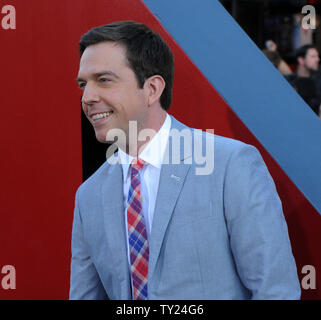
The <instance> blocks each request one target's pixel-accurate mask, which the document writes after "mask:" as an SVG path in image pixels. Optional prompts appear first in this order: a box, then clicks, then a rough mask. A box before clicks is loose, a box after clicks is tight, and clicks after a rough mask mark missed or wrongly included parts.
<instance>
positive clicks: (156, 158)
mask: <svg viewBox="0 0 321 320" xmlns="http://www.w3.org/2000/svg"><path fill="white" fill-rule="evenodd" d="M171 122H172V121H171V117H170V116H169V115H168V114H167V113H166V118H165V121H164V123H163V125H162V126H161V128H160V129H159V131H158V132H157V133H156V134H155V136H154V137H153V138H152V140H151V141H150V142H149V143H148V144H147V146H146V147H145V148H144V150H143V151H142V152H141V154H140V155H139V158H140V159H142V160H144V161H145V162H146V163H148V164H150V165H152V166H154V167H156V168H158V169H160V168H161V165H162V162H163V158H164V154H165V150H166V145H167V141H168V137H169V131H170V128H171ZM118 155H119V158H120V163H121V165H122V169H123V177H124V178H126V177H127V175H128V169H129V166H130V164H131V163H132V161H133V159H134V158H133V157H132V156H131V155H129V154H127V153H125V152H124V151H123V150H121V149H120V148H119V149H118Z"/></svg>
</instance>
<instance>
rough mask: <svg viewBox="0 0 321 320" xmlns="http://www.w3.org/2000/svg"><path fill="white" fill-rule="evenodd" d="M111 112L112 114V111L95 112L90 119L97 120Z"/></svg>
mask: <svg viewBox="0 0 321 320" xmlns="http://www.w3.org/2000/svg"><path fill="white" fill-rule="evenodd" d="M111 114H112V112H104V113H97V114H95V115H93V116H92V119H93V120H99V119H102V118H106V117H108V116H109V115H111Z"/></svg>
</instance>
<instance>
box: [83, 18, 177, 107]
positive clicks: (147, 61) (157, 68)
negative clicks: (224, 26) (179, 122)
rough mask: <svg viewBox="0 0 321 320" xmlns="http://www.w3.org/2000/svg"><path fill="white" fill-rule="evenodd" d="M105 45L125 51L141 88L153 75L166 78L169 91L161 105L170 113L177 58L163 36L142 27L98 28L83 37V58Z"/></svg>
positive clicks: (116, 25) (122, 23) (126, 24)
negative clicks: (90, 49) (91, 49)
mask: <svg viewBox="0 0 321 320" xmlns="http://www.w3.org/2000/svg"><path fill="white" fill-rule="evenodd" d="M104 41H113V42H116V43H119V44H121V45H123V46H124V47H125V49H126V55H127V59H128V62H129V66H130V67H131V69H132V70H133V71H134V73H135V75H136V78H137V81H138V86H139V87H140V88H143V86H144V83H145V80H146V79H147V78H149V77H151V76H153V75H160V76H161V77H163V79H164V81H165V88H164V91H163V93H162V95H161V97H160V104H161V106H162V108H163V109H164V110H167V109H168V108H169V107H170V104H171V102H172V87H173V77H174V58H173V53H172V52H171V50H170V49H169V47H168V45H167V44H166V42H165V41H164V40H163V39H162V38H161V36H160V35H159V34H158V33H156V32H154V31H153V30H152V29H150V28H149V27H147V26H146V25H144V24H142V23H138V22H135V21H118V22H113V23H110V24H107V25H103V26H99V27H95V28H93V29H91V30H89V31H88V32H87V33H85V34H84V35H83V36H82V37H81V39H80V42H79V53H80V56H82V54H83V52H84V51H85V49H86V48H87V47H88V46H91V45H94V44H97V43H100V42H104Z"/></svg>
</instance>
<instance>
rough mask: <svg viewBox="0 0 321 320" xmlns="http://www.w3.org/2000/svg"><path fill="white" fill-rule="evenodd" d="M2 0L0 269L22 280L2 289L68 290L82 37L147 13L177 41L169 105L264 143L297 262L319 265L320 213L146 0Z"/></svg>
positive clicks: (0, 293)
mask: <svg viewBox="0 0 321 320" xmlns="http://www.w3.org/2000/svg"><path fill="white" fill-rule="evenodd" d="M5 4H11V5H14V6H15V8H16V12H17V19H16V22H17V27H16V30H8V31H6V30H1V29H0V40H1V42H0V43H1V51H0V52H1V53H0V54H1V59H0V72H1V77H0V79H1V80H0V81H1V83H0V85H1V86H0V90H1V91H0V92H1V102H2V123H1V127H0V130H1V135H0V139H1V160H0V161H1V170H2V175H1V193H0V200H1V213H0V228H1V229H0V244H1V255H0V270H1V268H2V266H4V265H8V264H10V265H13V266H14V267H15V268H16V275H17V281H16V290H4V289H2V288H1V285H0V299H66V298H68V290H69V263H70V241H71V225H72V216H73V202H74V193H75V191H76V188H77V186H78V185H79V184H80V183H81V173H82V171H81V165H82V164H81V130H80V108H79V99H80V94H81V93H80V91H79V90H78V88H77V85H76V83H75V80H74V79H75V78H76V76H77V71H78V69H77V68H78V63H79V57H78V51H77V50H78V48H77V43H78V40H79V38H80V36H81V35H82V34H83V33H84V32H86V31H87V30H88V29H90V28H91V27H93V26H97V25H102V24H106V23H109V22H112V21H116V20H137V21H141V22H144V23H146V24H148V25H149V26H151V27H152V28H154V29H155V30H157V31H159V32H160V33H161V34H162V35H163V37H164V38H165V40H166V41H168V43H169V44H170V46H171V48H172V49H173V51H174V54H175V61H176V75H175V83H174V101H173V104H172V107H171V109H170V111H171V113H172V114H173V115H174V116H175V117H177V118H178V120H180V121H183V122H185V123H186V124H188V125H191V126H194V127H198V128H203V129H207V128H214V129H215V133H217V134H220V135H225V136H229V137H234V138H237V139H240V140H243V141H245V142H249V143H251V144H254V145H256V146H257V147H258V148H259V149H260V151H261V152H262V154H263V156H264V158H265V160H266V162H267V164H268V167H269V170H270V172H271V173H272V175H273V177H274V179H275V181H276V184H277V188H278V191H279V193H280V196H281V198H282V201H283V206H284V212H285V217H286V220H287V223H288V226H289V232H290V237H291V241H292V245H293V252H294V255H295V258H296V261H297V266H298V271H301V268H302V266H303V265H308V264H312V265H314V266H315V268H316V270H317V275H318V274H320V269H321V258H320V256H319V248H318V247H319V244H320V241H321V233H320V232H319V230H321V216H320V215H319V214H318V213H317V212H316V211H315V210H314V209H313V207H312V206H311V205H310V204H309V203H308V201H307V200H306V199H305V198H304V196H303V195H302V194H301V193H300V192H299V191H298V190H297V188H296V187H295V186H294V185H293V184H292V182H291V181H290V180H289V179H288V177H287V176H286V175H285V174H284V172H283V171H282V170H281V169H280V168H279V167H278V165H277V164H276V163H275V162H274V160H273V159H272V158H271V157H270V156H269V154H268V153H267V152H266V151H265V150H264V149H263V148H262V146H261V145H260V143H259V142H258V141H257V140H256V138H255V137H254V136H253V135H252V134H251V133H250V132H249V131H248V130H247V128H246V127H245V126H244V125H243V124H242V123H241V122H240V120H239V119H238V118H237V117H236V116H235V114H234V113H233V112H232V111H231V110H230V108H229V107H228V106H227V105H226V103H225V102H224V101H223V100H222V99H221V98H220V96H219V95H218V94H217V93H216V91H215V89H213V87H212V86H211V85H210V84H209V83H208V82H207V80H206V79H205V78H204V77H203V76H202V74H201V73H200V72H199V71H198V69H197V68H196V67H195V66H194V65H193V64H192V63H191V61H190V60H189V59H188V58H187V57H186V56H185V54H184V53H183V52H182V51H181V49H180V48H179V47H178V46H177V44H176V43H175V42H174V41H173V40H172V39H171V37H170V36H169V35H168V34H167V33H166V32H165V30H163V28H162V26H161V25H160V24H159V22H158V21H157V19H156V18H155V17H154V16H153V15H152V14H151V13H150V12H149V11H148V10H147V9H146V8H145V6H144V5H143V4H142V3H141V2H140V1H133V0H91V1H88V0H77V1H75V0H64V1H52V0H32V1H25V0H12V1H10V3H9V0H8V2H7V1H5V2H3V1H1V2H0V7H1V6H2V5H5ZM299 275H300V278H302V276H303V275H301V273H300V272H299ZM3 276H4V275H2V274H1V273H0V280H1V277H3ZM317 281H318V283H317V288H319V287H320V284H321V283H320V281H319V279H318V277H317ZM0 283H1V281H0ZM303 298H311V299H320V298H321V292H320V289H317V290H303Z"/></svg>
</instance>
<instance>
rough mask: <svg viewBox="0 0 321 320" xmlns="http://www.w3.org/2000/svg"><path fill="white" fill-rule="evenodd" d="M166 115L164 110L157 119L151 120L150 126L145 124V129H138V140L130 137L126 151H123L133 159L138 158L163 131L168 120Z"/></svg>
mask: <svg viewBox="0 0 321 320" xmlns="http://www.w3.org/2000/svg"><path fill="white" fill-rule="evenodd" d="M166 114H167V113H166V111H165V110H163V112H161V113H160V114H159V115H158V116H157V117H154V118H151V122H150V123H149V124H147V125H146V124H145V126H144V127H143V128H138V130H137V139H136V140H135V137H131V139H130V138H129V137H128V140H127V142H128V143H127V145H126V150H123V151H124V152H126V153H127V154H129V155H131V156H132V157H134V158H137V157H138V155H139V154H140V153H141V152H142V151H143V150H144V149H145V148H146V147H147V145H148V144H149V142H150V141H151V140H152V139H153V138H154V136H155V135H156V134H157V132H158V131H159V130H160V129H161V127H162V125H163V124H164V121H165V119H166ZM122 149H123V148H122Z"/></svg>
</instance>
